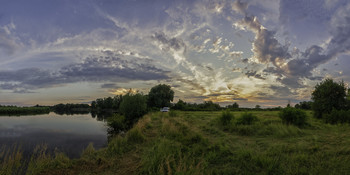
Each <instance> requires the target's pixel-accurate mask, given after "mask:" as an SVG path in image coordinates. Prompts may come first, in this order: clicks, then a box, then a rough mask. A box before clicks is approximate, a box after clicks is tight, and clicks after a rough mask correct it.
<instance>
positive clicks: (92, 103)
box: [91, 101, 96, 109]
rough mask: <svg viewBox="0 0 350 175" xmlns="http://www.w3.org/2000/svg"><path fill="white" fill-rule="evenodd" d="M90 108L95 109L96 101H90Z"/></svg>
mask: <svg viewBox="0 0 350 175" xmlns="http://www.w3.org/2000/svg"><path fill="white" fill-rule="evenodd" d="M91 108H92V109H95V108H96V101H92V102H91Z"/></svg>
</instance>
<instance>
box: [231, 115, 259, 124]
mask: <svg viewBox="0 0 350 175" xmlns="http://www.w3.org/2000/svg"><path fill="white" fill-rule="evenodd" d="M255 121H258V118H257V117H256V116H255V115H253V114H252V113H243V114H242V115H241V117H239V118H238V119H237V122H236V124H238V125H251V124H253V123H254V122H255Z"/></svg>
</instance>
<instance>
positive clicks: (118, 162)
mask: <svg viewBox="0 0 350 175" xmlns="http://www.w3.org/2000/svg"><path fill="white" fill-rule="evenodd" d="M305 112H306V115H307V119H308V120H307V121H308V124H307V125H303V126H302V127H298V126H295V125H290V124H289V125H288V124H285V123H284V122H283V121H282V120H281V118H280V117H279V112H278V111H256V112H250V113H248V114H251V115H252V116H255V117H256V118H255V117H247V113H245V112H228V113H226V114H223V113H222V112H186V111H175V113H173V114H170V113H161V112H155V113H149V114H147V115H145V116H144V117H142V118H141V119H140V120H139V121H138V122H137V123H136V124H135V125H134V127H133V128H131V129H130V130H129V131H128V132H126V133H125V134H123V135H115V136H114V137H113V138H112V139H111V140H110V141H109V144H108V146H107V147H106V148H103V149H100V150H95V149H94V148H93V145H89V146H87V147H86V149H85V150H84V151H82V153H81V158H79V159H69V158H67V157H66V156H65V155H63V154H62V153H56V154H55V155H51V156H49V155H47V154H45V152H44V151H37V152H38V153H37V154H36V156H33V157H32V158H31V159H30V161H29V163H28V166H27V169H26V172H27V174H186V173H188V174H346V173H348V172H349V171H350V168H349V166H348V165H349V163H350V159H349V157H350V136H349V135H348V134H347V133H349V132H350V126H349V125H330V124H327V123H324V122H320V120H318V119H315V118H313V117H312V115H313V113H312V112H311V111H305ZM222 115H232V116H235V117H227V118H229V120H227V121H230V122H229V123H228V124H227V123H226V124H225V125H223V124H222V120H221V117H222ZM243 116H245V117H243ZM240 118H248V119H240ZM250 118H255V119H253V121H254V122H241V120H247V121H252V120H251V119H250ZM38 149H39V150H40V149H43V148H38ZM44 149H45V147H44ZM2 155H4V153H3V154H2ZM8 156H10V157H11V158H6V160H7V161H6V162H5V161H2V162H1V165H0V167H1V168H0V171H1V172H0V174H11V173H13V172H14V171H20V170H21V165H22V164H21V160H22V159H23V158H22V157H21V154H20V151H19V152H17V153H16V154H8ZM10 160H11V161H10Z"/></svg>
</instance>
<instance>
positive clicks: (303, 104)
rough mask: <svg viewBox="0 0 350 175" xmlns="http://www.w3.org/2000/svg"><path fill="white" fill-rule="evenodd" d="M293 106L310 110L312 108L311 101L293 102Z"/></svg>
mask: <svg viewBox="0 0 350 175" xmlns="http://www.w3.org/2000/svg"><path fill="white" fill-rule="evenodd" d="M294 107H295V108H298V109H305V110H310V109H312V101H303V102H299V104H295V106H294Z"/></svg>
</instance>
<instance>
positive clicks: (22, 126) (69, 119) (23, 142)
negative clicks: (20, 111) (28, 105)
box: [0, 113, 108, 158]
mask: <svg viewBox="0 0 350 175" xmlns="http://www.w3.org/2000/svg"><path fill="white" fill-rule="evenodd" d="M107 128H108V127H107V125H106V123H105V122H103V121H99V120H97V119H96V118H93V117H91V115H90V114H78V115H58V114H55V113H50V114H44V115H33V116H19V117H18V116H10V117H6V116H0V145H2V148H4V147H6V148H11V147H13V146H14V145H19V146H20V147H21V150H22V151H23V152H24V154H27V155H28V154H30V153H31V152H32V151H33V150H34V148H35V147H36V145H40V144H46V145H47V147H48V150H49V151H53V150H55V149H56V150H58V151H61V152H64V153H65V154H66V155H67V156H68V157H71V158H76V157H79V156H80V154H81V152H82V150H83V149H84V148H86V147H87V146H88V144H89V143H93V145H94V147H95V149H98V148H102V147H105V146H106V145H107Z"/></svg>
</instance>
